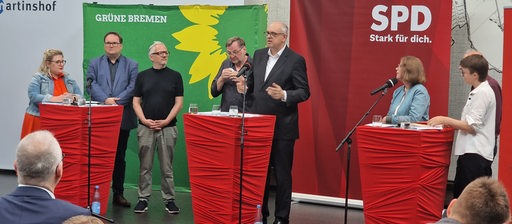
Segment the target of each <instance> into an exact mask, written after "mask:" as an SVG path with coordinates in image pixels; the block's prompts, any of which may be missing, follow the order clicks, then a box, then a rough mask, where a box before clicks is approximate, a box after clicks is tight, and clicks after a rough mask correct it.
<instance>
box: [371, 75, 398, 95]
mask: <svg viewBox="0 0 512 224" xmlns="http://www.w3.org/2000/svg"><path fill="white" fill-rule="evenodd" d="M397 82H398V80H397V79H396V78H392V79H388V81H386V83H385V84H384V85H382V86H381V87H379V88H377V89H375V90H373V91H372V92H371V93H370V95H372V96H373V95H375V94H376V93H378V92H380V91H382V90H385V89H387V88H390V87H393V86H395V84H396V83H397Z"/></svg>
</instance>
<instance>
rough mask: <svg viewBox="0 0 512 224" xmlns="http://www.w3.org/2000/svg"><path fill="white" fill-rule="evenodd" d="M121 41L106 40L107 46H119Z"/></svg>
mask: <svg viewBox="0 0 512 224" xmlns="http://www.w3.org/2000/svg"><path fill="white" fill-rule="evenodd" d="M120 44H121V43H119V42H105V46H111V47H117V46H118V45H120Z"/></svg>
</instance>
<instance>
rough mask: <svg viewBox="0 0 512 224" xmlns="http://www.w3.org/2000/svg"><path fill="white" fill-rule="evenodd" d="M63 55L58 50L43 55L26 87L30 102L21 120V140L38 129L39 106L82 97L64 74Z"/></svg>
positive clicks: (79, 91) (73, 82)
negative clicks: (39, 64)
mask: <svg viewBox="0 0 512 224" xmlns="http://www.w3.org/2000/svg"><path fill="white" fill-rule="evenodd" d="M65 64H66V60H64V54H63V53H62V51H60V50H54V49H49V50H46V51H45V52H44V54H43V61H42V62H41V66H39V71H38V72H37V73H36V74H35V75H34V76H33V77H32V80H31V81H30V84H29V85H28V98H29V100H30V102H29V103H28V107H27V110H26V113H25V117H24V119H23V127H22V129H21V138H23V137H24V136H25V135H27V134H29V133H31V132H34V131H36V130H39V129H41V128H40V119H39V116H40V115H39V104H40V103H45V102H62V100H63V99H64V98H69V97H72V96H73V95H82V91H81V90H80V87H78V84H77V82H76V81H75V80H73V79H72V78H71V77H70V76H69V74H68V73H65V72H64V65H65Z"/></svg>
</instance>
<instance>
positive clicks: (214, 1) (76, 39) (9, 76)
mask: <svg viewBox="0 0 512 224" xmlns="http://www.w3.org/2000/svg"><path fill="white" fill-rule="evenodd" d="M39 2H41V3H43V4H44V5H45V6H47V5H48V7H49V8H50V11H30V10H26V9H23V8H20V7H18V6H17V5H15V4H17V3H25V4H26V3H31V4H34V3H35V4H39ZM83 2H84V1H55V0H24V1H18V0H3V2H2V1H0V11H2V10H3V11H2V12H1V13H0V59H1V64H0V83H1V84H0V85H1V86H0V97H1V98H0V99H1V102H2V104H3V106H1V107H0V119H1V121H2V122H1V123H2V129H1V131H0V132H1V134H0V142H1V143H2V147H1V148H0V169H13V161H14V159H15V150H16V145H17V144H18V142H19V138H20V133H21V125H22V123H23V116H24V114H25V109H26V107H27V105H28V102H29V100H28V94H27V86H28V84H29V82H30V79H31V77H32V75H33V74H34V73H35V72H36V71H37V70H38V68H39V65H40V63H41V60H42V57H43V51H44V50H45V49H49V48H54V49H60V50H62V51H63V53H64V57H65V59H66V60H67V64H66V66H65V69H64V70H65V71H66V72H68V73H70V74H71V76H72V78H74V79H75V80H77V81H78V83H79V86H81V87H82V86H83V78H82V76H83V70H82V61H83V15H82V3H83ZM95 2H98V3H99V4H119V2H120V1H115V0H98V1H95ZM122 4H125V5H126V4H155V5H183V4H187V5H193V4H202V5H243V4H244V1H243V0H189V1H180V0H160V1H155V0H153V1H151V0H124V1H123V2H122ZM13 5H14V7H13ZM53 5H55V7H53ZM52 9H54V11H53V10H52Z"/></svg>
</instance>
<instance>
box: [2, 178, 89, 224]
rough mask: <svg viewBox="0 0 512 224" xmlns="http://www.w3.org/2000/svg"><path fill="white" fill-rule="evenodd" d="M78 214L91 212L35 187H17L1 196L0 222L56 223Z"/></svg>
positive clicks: (24, 223) (16, 223)
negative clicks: (54, 197)
mask: <svg viewBox="0 0 512 224" xmlns="http://www.w3.org/2000/svg"><path fill="white" fill-rule="evenodd" d="M76 215H91V213H90V212H89V210H87V209H85V208H82V207H79V206H77V205H74V204H71V203H69V202H67V201H63V200H59V199H53V198H52V197H51V196H50V195H49V194H48V192H46V191H44V190H43V189H39V188H35V187H17V188H16V190H14V192H12V193H10V194H7V195H5V196H2V197H0V223H9V224H29V223H38V224H44V223H46V224H55V223H62V222H64V221H65V220H66V219H68V218H70V217H72V216H76Z"/></svg>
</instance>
